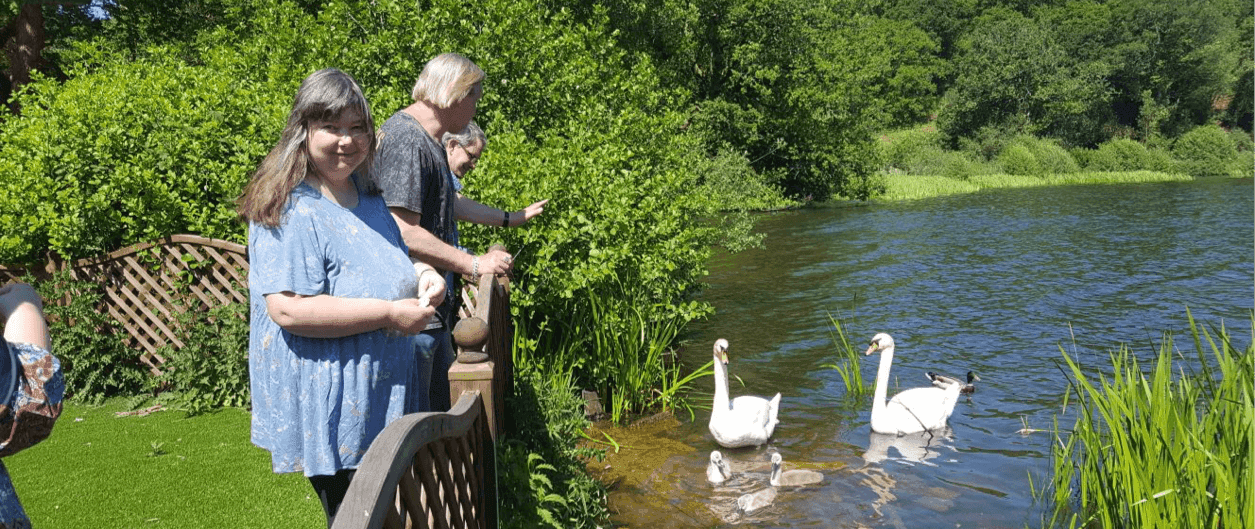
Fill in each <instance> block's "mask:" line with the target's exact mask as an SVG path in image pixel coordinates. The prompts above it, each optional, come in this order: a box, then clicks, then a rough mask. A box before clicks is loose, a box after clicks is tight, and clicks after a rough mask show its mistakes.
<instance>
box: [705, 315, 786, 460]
mask: <svg viewBox="0 0 1255 529" xmlns="http://www.w3.org/2000/svg"><path fill="white" fill-rule="evenodd" d="M714 357H715V400H714V403H713V405H712V406H711V409H710V435H712V436H714V438H715V442H716V443H719V446H722V447H724V448H741V447H747V446H759V445H762V444H764V443H766V442H767V440H768V439H770V438H771V434H772V433H774V432H775V430H776V425H777V424H779V422H780V421H779V419H778V415H779V413H780V394H779V393H776V396H775V397H773V398H772V399H771V400H767V399H765V398H763V397H755V396H750V395H742V396H740V397H737V398H735V399H732V400H731V401H729V400H728V341H727V340H725V339H723V338H720V339H718V340H715V347H714Z"/></svg>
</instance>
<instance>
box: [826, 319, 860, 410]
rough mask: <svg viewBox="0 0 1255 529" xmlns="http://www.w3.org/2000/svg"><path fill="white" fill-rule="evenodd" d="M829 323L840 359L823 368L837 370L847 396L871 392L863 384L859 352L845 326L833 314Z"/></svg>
mask: <svg viewBox="0 0 1255 529" xmlns="http://www.w3.org/2000/svg"><path fill="white" fill-rule="evenodd" d="M828 321H829V322H830V323H831V324H832V327H831V328H830V329H828V336H830V337H831V338H832V344H833V345H834V346H836V348H837V357H838V359H837V363H835V364H824V365H823V366H822V367H827V368H831V369H836V370H837V374H839V375H841V383H842V384H844V385H845V394H846V395H850V396H859V395H864V394H866V393H868V392H870V391H871V390H872V388H871V387H869V386H868V385H867V384H866V383H864V382H863V371H862V363H861V361H860V359H859V350H858V349H857V348H856V347H854V345H853V344H851V343H850V335H849V334H847V333H846V332H845V326H844V325H842V323H841V320H840V319H838V318H837V317H836V316H833V315H832V313H831V312H829V313H828Z"/></svg>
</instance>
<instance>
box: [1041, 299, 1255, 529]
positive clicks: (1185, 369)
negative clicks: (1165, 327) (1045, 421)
mask: <svg viewBox="0 0 1255 529" xmlns="http://www.w3.org/2000/svg"><path fill="white" fill-rule="evenodd" d="M1252 322H1253V323H1255V316H1253V317H1252ZM1190 331H1191V334H1192V338H1193V346H1194V353H1193V356H1194V358H1193V359H1187V358H1186V355H1185V353H1184V352H1182V351H1179V350H1177V349H1176V348H1175V346H1174V343H1173V340H1172V337H1171V336H1165V338H1164V341H1163V342H1162V344H1161V346H1160V349H1159V352H1158V356H1157V358H1156V359H1155V362H1154V365H1153V366H1151V370H1150V372H1149V373H1146V372H1144V371H1143V366H1142V365H1141V364H1140V363H1139V362H1138V360H1137V358H1136V356H1134V354H1132V353H1131V352H1130V351H1129V350H1128V348H1127V347H1121V348H1120V349H1119V350H1117V351H1115V352H1112V353H1111V354H1110V362H1111V367H1112V374H1111V375H1110V376H1106V375H1103V374H1100V373H1098V370H1096V369H1095V366H1087V365H1084V364H1083V363H1082V362H1080V361H1079V360H1077V359H1073V358H1072V357H1069V356H1068V355H1067V353H1066V352H1064V355H1063V356H1064V362H1065V363H1066V368H1065V369H1064V374H1065V375H1067V376H1068V377H1069V379H1070V384H1069V388H1068V392H1067V394H1066V395H1065V407H1066V406H1075V407H1076V408H1077V410H1078V414H1079V416H1078V418H1077V420H1076V424H1075V425H1074V426H1073V428H1072V429H1071V431H1070V432H1066V431H1065V430H1063V429H1061V428H1060V427H1059V425H1058V424H1056V425H1055V429H1054V435H1055V446H1054V451H1053V452H1054V453H1053V460H1054V478H1053V481H1052V482H1051V483H1050V486H1049V487H1047V488H1046V489H1044V490H1036V489H1035V490H1034V495H1035V496H1038V497H1039V498H1041V499H1044V500H1046V501H1047V502H1048V505H1050V507H1049V508H1048V509H1047V511H1046V513H1045V516H1046V517H1047V520H1046V521H1045V522H1046V523H1045V524H1044V525H1045V526H1048V527H1104V528H1107V527H1206V528H1220V527H1225V528H1232V527H1251V526H1252V524H1253V523H1255V513H1253V512H1252V511H1253V510H1255V507H1253V505H1255V497H1253V496H1252V489H1253V488H1255V486H1253V485H1252V484H1253V483H1255V470H1253V467H1252V464H1251V443H1252V441H1253V438H1252V428H1253V426H1252V425H1253V424H1255V405H1253V404H1252V391H1253V390H1252V386H1253V385H1255V380H1253V377H1255V374H1253V371H1255V361H1253V360H1252V358H1253V354H1255V351H1253V350H1252V347H1250V346H1248V347H1247V348H1246V349H1245V350H1238V349H1236V348H1235V347H1234V345H1233V343H1232V341H1231V339H1230V336H1229V334H1228V332H1227V331H1226V330H1225V329H1224V328H1223V326H1222V327H1221V328H1220V329H1219V330H1213V331H1212V332H1208V331H1206V330H1205V329H1200V328H1199V327H1198V326H1197V325H1196V324H1195V322H1194V319H1193V317H1190Z"/></svg>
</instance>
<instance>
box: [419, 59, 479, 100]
mask: <svg viewBox="0 0 1255 529" xmlns="http://www.w3.org/2000/svg"><path fill="white" fill-rule="evenodd" d="M483 80H484V71H483V70H481V69H479V67H478V66H476V65H475V63H473V62H471V60H470V59H467V58H466V57H463V56H462V55H460V54H457V53H441V54H440V55H437V56H436V57H435V58H434V59H432V60H430V61H427V65H426V66H423V73H421V74H419V76H418V81H417V82H415V83H414V91H413V92H411V94H410V95H411V96H412V97H413V98H414V101H416V102H417V101H425V102H427V103H429V104H432V105H435V106H436V107H437V108H449V107H450V106H453V104H454V103H457V102H458V101H461V100H462V99H463V98H465V97H466V96H467V95H469V94H470V93H471V90H472V89H474V88H475V86H476V85H478V84H479V83H480V82H482V81H483Z"/></svg>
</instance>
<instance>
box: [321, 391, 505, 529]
mask: <svg viewBox="0 0 1255 529" xmlns="http://www.w3.org/2000/svg"><path fill="white" fill-rule="evenodd" d="M496 481H497V473H496V462H495V460H494V455H493V439H492V434H491V432H490V429H489V425H488V414H487V411H486V410H485V408H484V399H483V398H482V397H481V396H480V394H479V392H475V391H468V392H466V393H462V394H461V395H460V396H459V398H458V400H457V402H456V403H455V404H454V405H453V409H451V410H449V412H448V413H414V414H410V415H406V416H404V417H402V418H400V419H397V420H396V421H394V422H393V423H392V424H390V425H388V427H387V428H384V430H383V432H381V433H380V434H379V437H376V438H375V441H374V442H372V443H371V444H370V448H369V449H368V450H366V455H365V456H363V457H362V462H361V464H360V465H359V466H358V467H357V473H356V474H354V476H353V481H352V483H351V484H349V490H348V493H347V494H346V495H345V497H344V501H343V502H342V503H341V504H340V510H339V511H337V513H336V517H335V523H334V525H332V529H381V528H388V529H407V528H411V527H413V528H420V527H442V528H463V527H465V528H478V529H492V528H496V527H497V525H498V524H497V493H496V491H497V488H496V487H497V483H496Z"/></svg>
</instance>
